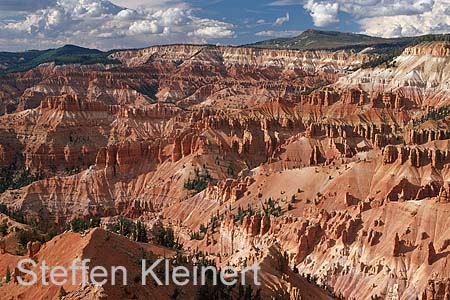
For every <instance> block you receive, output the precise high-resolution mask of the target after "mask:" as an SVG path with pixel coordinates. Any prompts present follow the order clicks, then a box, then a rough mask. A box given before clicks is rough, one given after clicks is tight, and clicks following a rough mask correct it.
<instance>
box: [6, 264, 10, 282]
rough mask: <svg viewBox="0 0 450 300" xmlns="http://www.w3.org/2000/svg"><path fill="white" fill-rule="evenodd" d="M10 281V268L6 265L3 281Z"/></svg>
mask: <svg viewBox="0 0 450 300" xmlns="http://www.w3.org/2000/svg"><path fill="white" fill-rule="evenodd" d="M10 281H11V270H10V269H9V266H7V267H6V275H5V282H6V283H8V282H10Z"/></svg>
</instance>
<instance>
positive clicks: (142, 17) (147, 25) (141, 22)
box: [0, 0, 235, 49]
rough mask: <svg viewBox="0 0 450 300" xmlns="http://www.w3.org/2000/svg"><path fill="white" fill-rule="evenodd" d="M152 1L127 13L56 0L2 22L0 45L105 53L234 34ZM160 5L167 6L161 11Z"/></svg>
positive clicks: (97, 3) (86, 1)
mask: <svg viewBox="0 0 450 300" xmlns="http://www.w3.org/2000/svg"><path fill="white" fill-rule="evenodd" d="M155 2H158V3H157V4H156V5H155V6H147V7H139V8H136V9H130V8H124V7H121V6H117V5H115V4H113V3H112V2H110V1H107V0H58V2H56V3H55V4H54V5H52V6H49V7H46V8H43V9H38V10H36V11H34V12H30V13H27V14H26V15H25V16H24V18H23V19H21V20H9V21H5V20H4V23H5V24H1V23H0V40H2V39H9V40H10V41H11V43H8V44H7V45H8V46H9V47H10V49H16V48H23V47H29V46H28V45H32V46H33V47H36V45H40V44H44V45H45V46H44V47H45V48H48V47H50V46H59V45H61V44H64V43H67V42H69V43H74V44H80V45H83V46H88V47H100V48H105V49H107V48H111V47H117V46H119V47H142V46H146V45H149V44H153V43H172V42H205V41H206V42H208V41H210V40H211V41H213V40H216V39H219V38H228V37H233V36H234V35H235V33H234V30H233V25H232V24H229V23H226V22H223V21H217V20H213V19H205V18H199V17H196V16H195V14H194V13H195V10H194V9H192V8H191V7H190V6H189V5H188V4H186V3H184V2H173V1H170V2H167V3H166V2H164V1H155ZM164 3H166V5H169V6H166V7H161V5H162V4H164ZM39 47H40V46H39Z"/></svg>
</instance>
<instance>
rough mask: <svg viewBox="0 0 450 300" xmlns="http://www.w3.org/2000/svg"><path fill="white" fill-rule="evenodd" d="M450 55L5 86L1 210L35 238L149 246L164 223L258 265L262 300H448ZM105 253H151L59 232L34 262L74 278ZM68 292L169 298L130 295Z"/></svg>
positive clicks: (98, 69)
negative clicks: (129, 226)
mask: <svg viewBox="0 0 450 300" xmlns="http://www.w3.org/2000/svg"><path fill="white" fill-rule="evenodd" d="M448 49H449V45H448V44H446V43H434V44H421V45H417V46H414V47H411V48H407V49H406V50H405V51H404V52H403V53H402V54H401V55H400V56H398V57H396V58H394V61H395V63H389V64H384V65H380V66H378V67H375V68H371V69H361V68H360V66H361V65H362V63H363V62H365V61H367V60H369V59H370V55H369V54H365V53H349V52H345V51H340V52H327V51H315V52H314V51H311V52H296V51H285V50H257V49H250V48H227V47H211V46H182V45H178V46H166V47H152V48H147V49H141V50H130V51H119V52H115V53H113V54H112V56H113V57H114V58H115V59H118V60H120V61H121V65H119V66H116V67H114V68H113V69H111V68H110V66H104V65H93V66H79V65H64V66H56V65H53V64H45V65H41V66H39V67H37V68H35V69H33V70H30V71H28V72H25V73H20V74H9V75H3V77H1V78H0V107H1V109H2V111H3V112H4V114H3V115H2V116H0V120H1V121H0V167H1V171H2V173H1V174H2V176H3V177H4V178H6V179H7V180H5V181H6V182H7V183H8V184H7V188H6V189H3V190H2V191H3V193H2V194H0V203H2V205H4V208H5V209H6V211H7V212H8V213H9V214H10V215H12V214H13V213H14V215H15V216H18V215H20V216H23V221H24V222H26V223H27V224H29V225H30V226H34V228H35V229H36V230H39V231H42V232H50V231H51V232H55V233H60V232H63V231H64V230H65V229H66V228H67V224H69V223H70V221H71V220H73V219H75V218H84V219H86V220H88V219H90V218H92V217H101V218H102V219H101V226H102V227H104V228H106V229H108V228H109V229H111V224H114V222H115V220H116V218H117V216H119V215H120V216H124V217H126V218H128V219H130V220H131V221H137V220H140V221H141V222H143V223H144V224H145V226H146V227H147V229H148V233H149V238H150V239H152V238H153V239H154V240H153V242H155V241H156V237H155V236H152V233H151V228H153V227H154V224H155V222H160V223H162V224H163V225H164V226H165V227H167V228H169V227H170V228H172V229H173V230H174V231H175V235H176V237H177V238H179V241H180V242H181V243H182V244H183V252H184V253H186V254H189V255H193V254H195V253H200V252H202V253H207V255H208V257H209V258H210V259H213V260H215V261H216V262H217V264H218V265H220V266H226V265H228V264H232V265H236V266H242V265H244V264H247V263H249V262H260V263H261V265H262V266H263V274H262V275H261V276H262V279H263V289H262V294H263V297H264V298H263V299H289V300H298V299H329V298H341V299H357V300H359V299H392V300H393V299H411V300H415V299H422V300H430V299H447V298H445V297H450V283H449V282H450V281H449V280H450V279H449V278H450V274H449V273H450V268H449V264H448V258H449V254H450V232H449V228H450V224H449V221H448V216H449V214H450V185H449V181H450V178H449V176H450V172H449V166H450V143H449V142H450V130H449V119H448V112H449V109H448V105H450V103H448V94H449V93H448V91H449V86H448V82H447V81H448V78H449V76H450V70H448V65H450V64H448V62H449V61H448V60H449V57H450V56H449V51H448ZM11 174H12V175H11ZM24 174H25V175H24ZM38 175H39V176H38ZM105 235H107V236H108V237H109V236H110V235H111V237H109V238H110V241H108V242H105V241H104V239H105ZM112 237H114V238H112ZM67 243H74V245H75V246H74V247H71V249H70V253H69V252H68V253H67V255H65V254H63V252H62V250H61V251H60V250H58V249H63V247H64V245H66V244H67ZM109 243H110V244H111V245H113V247H116V246H114V245H117V247H119V248H120V247H125V246H123V245H128V244H129V246H126V247H130V249H138V248H139V247H144V246H143V245H137V244H136V243H134V242H131V241H128V240H126V239H125V238H121V237H116V236H115V235H112V234H109V233H106V232H104V231H101V230H95V231H92V232H91V233H89V234H88V235H87V236H86V237H80V236H79V235H77V234H75V233H64V234H62V235H60V236H57V237H55V238H54V239H52V240H51V241H49V242H47V243H46V244H44V246H43V248H42V249H41V250H40V251H39V254H38V258H39V257H40V256H39V255H42V257H47V255H49V259H50V256H51V255H50V253H56V254H55V255H54V256H52V259H54V260H55V262H60V263H67V261H68V259H69V258H70V257H72V256H77V255H78V252H76V251H77V249H79V250H80V251H81V252H82V253H85V252H83V251H84V250H86V249H87V248H90V249H92V247H93V248H94V249H95V251H103V250H101V249H103V248H101V247H106V246H105V245H109ZM127 243H128V244H127ZM58 247H61V248H58ZM145 247H150V246H148V245H146V246H145ZM83 249H84V250H83ZM105 249H106V248H105ZM120 249H122V248H120ZM92 251H93V252H91V253H92V254H90V255H93V256H96V255H97V254H96V252H95V251H94V250H92ZM130 251H131V250H130ZM136 251H137V250H136ZM72 252H73V253H72ZM81 252H80V253H81ZM121 253H122V252H120V251H119V252H118V254H117V255H118V256H117V259H119V258H120V257H122V256H120V255H122V254H123V253H122V254H121ZM133 253H134V252H133ZM114 255H115V254H114ZM89 257H90V256H89ZM112 257H114V259H115V256H112ZM17 259H18V257H16V256H13V255H12V254H4V255H3V256H0V261H5V263H6V264H13V263H14V262H15V261H17ZM111 259H112V258H111ZM120 259H122V258H120ZM131 260H132V259H131ZM123 261H124V263H126V264H131V263H130V261H129V260H127V259H126V258H125V257H123ZM108 263H109V262H108ZM3 265H5V264H3V263H2V266H3ZM0 272H2V270H1V269H0ZM67 291H70V293H69V294H68V296H67V297H69V299H81V298H88V297H91V298H94V299H95V297H97V298H98V297H100V296H101V295H104V297H108V298H109V299H133V295H132V294H134V295H135V297H138V299H139V296H137V295H138V294H139V293H141V294H142V295H144V294H145V295H152V296H153V297H155V296H156V295H158V297H161V299H163V298H164V297H170V295H169V294H168V291H163V290H161V291H160V290H158V289H151V290H145V289H144V290H142V291H141V288H139V287H138V286H137V285H136V287H134V286H133V288H131V290H127V289H114V288H112V287H104V288H101V289H99V288H97V287H84V288H81V287H79V288H75V287H67ZM183 291H186V294H185V295H184V298H182V299H196V298H195V297H197V296H198V295H197V294H196V292H195V290H194V289H193V288H192V289H189V288H188V289H185V290H183ZM32 293H35V294H32ZM57 293H58V289H54V288H49V289H45V288H42V287H40V288H37V289H36V290H35V291H34V292H32V291H31V290H29V289H25V288H18V287H17V286H16V285H14V284H13V283H9V284H6V285H4V286H3V287H1V288H0V294H2V295H5V297H12V298H14V297H19V295H22V297H24V296H28V295H29V296H30V297H48V298H49V299H50V298H52V297H55V295H56V294H57ZM146 293H147V294H146ZM83 295H85V296H83ZM88 295H89V296H88ZM235 296H237V295H235ZM77 297H78V298H77ZM2 299H3V297H2ZM5 299H6V298H5ZM180 299H181V298H180Z"/></svg>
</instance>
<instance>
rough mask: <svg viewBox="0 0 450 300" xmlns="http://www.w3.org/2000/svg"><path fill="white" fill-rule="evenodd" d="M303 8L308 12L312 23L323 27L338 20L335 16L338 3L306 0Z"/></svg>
mask: <svg viewBox="0 0 450 300" xmlns="http://www.w3.org/2000/svg"><path fill="white" fill-rule="evenodd" d="M304 8H305V9H306V10H308V11H309V12H310V14H311V17H312V18H313V22H314V25H316V26H319V27H325V26H329V25H333V24H336V23H338V22H339V20H338V18H337V15H338V11H339V3H336V2H333V3H327V2H316V1H314V0H308V1H307V2H306V3H305V5H304Z"/></svg>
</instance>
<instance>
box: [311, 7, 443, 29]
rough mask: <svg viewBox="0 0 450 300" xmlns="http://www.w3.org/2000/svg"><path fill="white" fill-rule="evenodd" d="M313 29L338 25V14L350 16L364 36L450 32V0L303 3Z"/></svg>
mask: <svg viewBox="0 0 450 300" xmlns="http://www.w3.org/2000/svg"><path fill="white" fill-rule="evenodd" d="M303 3H304V8H305V9H306V10H308V11H309V12H310V15H311V17H312V18H313V22H314V24H315V25H316V26H319V27H325V26H330V25H333V24H337V23H338V22H339V19H338V16H339V12H344V13H347V14H350V15H351V16H353V18H354V21H355V22H356V23H359V24H360V26H361V29H362V32H363V33H366V34H370V35H377V36H385V37H393V36H410V35H419V34H428V33H445V32H449V31H450V0H336V1H331V0H304V2H303Z"/></svg>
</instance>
